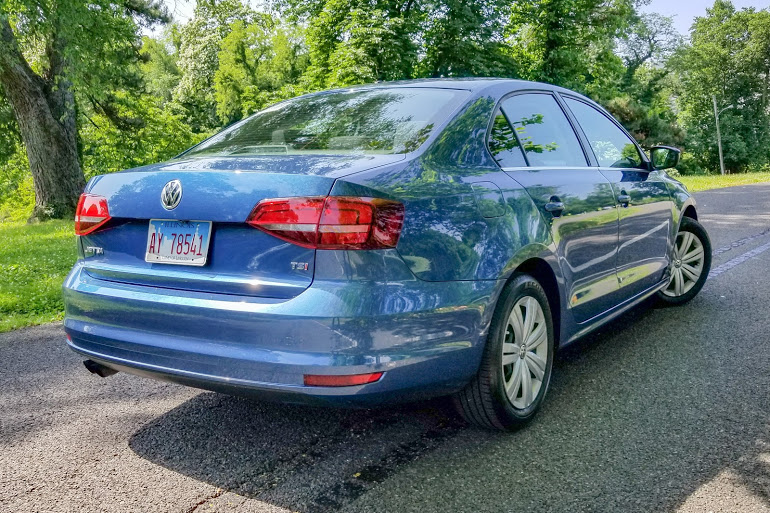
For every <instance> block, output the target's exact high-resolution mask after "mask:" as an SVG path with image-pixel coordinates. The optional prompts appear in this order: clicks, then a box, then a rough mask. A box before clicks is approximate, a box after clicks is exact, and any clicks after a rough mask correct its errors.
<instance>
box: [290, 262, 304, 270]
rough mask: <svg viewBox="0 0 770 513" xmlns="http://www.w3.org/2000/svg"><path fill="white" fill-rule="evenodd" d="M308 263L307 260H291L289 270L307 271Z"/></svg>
mask: <svg viewBox="0 0 770 513" xmlns="http://www.w3.org/2000/svg"><path fill="white" fill-rule="evenodd" d="M307 268H308V263H307V262H292V263H291V270H292V271H307Z"/></svg>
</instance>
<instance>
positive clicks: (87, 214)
mask: <svg viewBox="0 0 770 513" xmlns="http://www.w3.org/2000/svg"><path fill="white" fill-rule="evenodd" d="M109 220H110V211H109V209H108V208H107V198H105V197H103V196H97V195H96V194H86V193H83V194H81V195H80V201H78V209H77V211H76V212H75V235H88V234H89V233H91V232H94V231H96V230H98V229H99V227H101V226H102V225H104V223H106V222H107V221H109Z"/></svg>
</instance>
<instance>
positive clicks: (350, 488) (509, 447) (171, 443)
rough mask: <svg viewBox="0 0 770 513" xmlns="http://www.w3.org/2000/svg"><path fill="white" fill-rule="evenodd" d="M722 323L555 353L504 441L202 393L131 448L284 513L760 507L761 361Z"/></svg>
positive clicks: (651, 327)
mask: <svg viewBox="0 0 770 513" xmlns="http://www.w3.org/2000/svg"><path fill="white" fill-rule="evenodd" d="M706 290H708V288H707V289H706ZM722 309H723V305H722V304H720V303H719V297H718V295H715V294H714V292H713V291H712V292H711V293H708V292H707V293H704V294H703V295H702V296H701V297H699V298H698V299H696V300H695V301H694V302H693V303H692V304H691V305H688V306H685V307H680V308H670V309H665V308H661V309H658V308H650V305H647V306H646V307H643V308H641V309H639V310H637V311H635V312H632V313H630V314H627V315H625V316H623V317H621V318H620V319H618V320H617V321H615V322H613V323H612V324H610V325H609V326H607V327H605V328H604V329H602V330H601V332H599V333H597V334H593V335H591V336H589V337H588V338H586V339H584V340H582V341H580V342H578V343H577V344H575V345H573V346H571V347H569V348H567V349H565V350H564V351H562V352H561V353H560V355H559V357H558V358H557V361H556V364H555V374H554V381H553V388H552V390H551V393H550V395H549V398H548V401H547V402H546V405H545V407H544V409H543V411H542V412H541V413H540V415H539V416H538V417H537V418H536V419H535V421H534V422H533V423H532V424H530V425H529V426H528V427H527V428H525V429H523V430H520V431H518V432H516V433H509V434H500V433H491V432H485V431H480V430H476V429H473V428H467V427H464V425H463V424H462V423H461V422H460V421H459V420H458V418H457V416H456V415H455V414H454V412H453V410H452V408H451V404H449V402H448V401H446V400H437V401H433V402H428V403H421V404H416V405H409V406H403V407H399V408H388V409H383V410H377V411H343V410H331V409H314V408H308V407H298V406H286V405H279V404H267V403H257V402H252V401H249V400H246V399H240V398H234V397H228V396H224V395H218V394H213V393H203V394H201V395H199V396H196V397H195V398H193V399H191V400H190V401H188V402H186V403H184V404H182V405H181V406H179V407H178V408H176V409H174V410H172V411H170V412H168V413H167V414H165V415H162V416H161V417H159V418H157V419H156V420H154V421H153V422H151V423H150V424H147V425H145V426H144V427H143V428H142V429H141V430H140V431H138V432H137V433H135V435H134V436H133V437H132V438H131V440H130V446H131V448H132V449H133V450H134V451H135V452H136V453H137V454H138V455H140V456H141V457H143V458H146V459H147V460H149V461H152V462H154V463H156V464H158V465H162V466H163V467H166V468H169V469H171V470H174V471H177V472H180V473H182V474H185V475H188V476H191V477H194V478H196V479H199V480H201V481H205V482H207V483H210V484H213V485H215V486H217V487H220V488H223V489H226V490H229V491H232V492H235V493H237V494H239V495H243V496H247V497H253V498H258V499H259V500H261V501H264V502H267V503H269V504H273V505H277V506H282V507H285V508H288V509H291V510H292V511H314V512H315V511H329V510H337V509H339V508H342V507H345V506H348V505H349V508H348V509H349V510H351V511H420V512H421V513H426V512H428V511H450V510H451V511H489V510H501V505H505V504H507V505H510V507H511V508H513V507H514V505H515V509H516V510H517V511H624V512H629V511H645V512H648V511H673V510H676V509H677V508H684V509H685V510H687V508H689V507H690V505H691V502H692V501H693V500H696V499H697V498H698V493H701V492H702V493H705V494H706V495H705V497H706V498H705V499H704V500H705V503H706V504H709V503H710V501H711V499H708V493H709V492H708V487H709V482H711V481H712V480H714V479H717V478H719V476H722V475H724V473H725V472H727V473H728V474H729V476H728V478H729V479H731V480H732V481H731V482H732V483H733V485H734V486H738V487H742V489H744V490H748V492H747V493H748V494H749V495H750V496H751V497H753V498H754V499H756V501H757V503H758V504H760V506H761V507H762V508H770V484H769V483H770V449H769V448H768V447H770V433H768V428H767V426H768V421H769V420H770V415H769V413H768V412H769V411H770V401H768V395H769V394H768V389H770V373H768V369H770V351H767V350H766V348H764V350H762V351H759V350H758V349H759V348H760V346H762V345H764V344H766V343H767V340H766V338H762V337H757V336H752V334H750V333H744V332H743V331H742V329H744V328H743V327H744V326H747V325H748V323H747V321H746V320H745V319H741V315H743V316H752V315H753V314H752V313H751V312H749V311H744V312H743V313H742V314H739V315H733V316H732V317H730V318H726V317H717V318H719V319H720V322H716V323H715V322H713V319H714V318H715V317H714V316H715V315H717V316H718V315H719V312H721V311H722ZM764 325H765V326H766V325H767V322H765V323H764ZM383 480H387V483H385V484H383V485H381V486H376V485H377V484H378V483H381V482H382V481H383ZM704 490H705V491H704ZM364 492H367V493H364ZM696 502H697V501H696ZM502 509H503V510H508V509H509V508H508V507H507V506H506V507H503V508H502ZM692 510H693V511H695V510H699V509H698V507H694V509H692ZM728 510H729V508H728ZM734 511H742V509H741V508H738V509H737V510H735V509H734ZM746 511H748V510H746Z"/></svg>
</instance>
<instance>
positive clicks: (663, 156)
mask: <svg viewBox="0 0 770 513" xmlns="http://www.w3.org/2000/svg"><path fill="white" fill-rule="evenodd" d="M681 155H682V152H681V151H679V150H678V149H676V148H672V147H671V146H653V147H652V148H651V149H650V160H651V161H652V167H653V169H671V168H672V167H676V165H677V164H679V157H680V156H681Z"/></svg>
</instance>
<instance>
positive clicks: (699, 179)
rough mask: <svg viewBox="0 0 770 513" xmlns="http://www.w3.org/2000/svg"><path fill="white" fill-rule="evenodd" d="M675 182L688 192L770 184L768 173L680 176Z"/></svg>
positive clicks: (769, 173) (769, 174)
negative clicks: (681, 184) (753, 184)
mask: <svg viewBox="0 0 770 513" xmlns="http://www.w3.org/2000/svg"><path fill="white" fill-rule="evenodd" d="M676 179H677V180H679V181H680V182H682V183H683V184H685V185H686V186H687V189H688V190H689V191H690V192H696V191H705V190H708V189H719V188H721V187H734V186H736V185H748V184H752V183H761V182H770V172H767V173H743V174H737V175H724V176H722V175H692V176H684V175H680V176H677V177H676Z"/></svg>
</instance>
